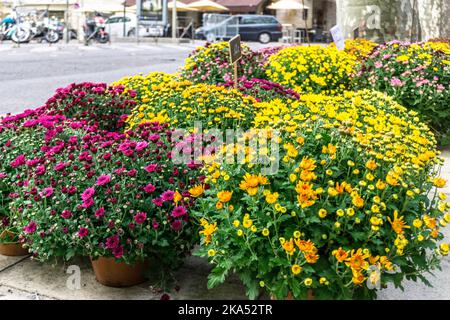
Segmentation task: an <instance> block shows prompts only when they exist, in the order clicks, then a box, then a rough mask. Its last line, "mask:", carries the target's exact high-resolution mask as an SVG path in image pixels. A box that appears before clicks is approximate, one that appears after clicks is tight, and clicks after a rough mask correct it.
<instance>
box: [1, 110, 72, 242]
mask: <svg viewBox="0 0 450 320" xmlns="http://www.w3.org/2000/svg"><path fill="white" fill-rule="evenodd" d="M41 113H42V108H39V109H38V110H28V111H25V112H23V113H21V114H18V115H15V116H9V117H5V118H3V119H0V120H1V122H0V152H1V153H2V161H0V235H1V234H3V235H8V236H7V237H4V238H1V239H0V242H18V241H23V238H22V237H20V231H21V230H20V227H19V225H18V219H20V218H21V216H20V215H15V214H16V212H14V210H11V208H10V204H11V202H12V201H13V200H14V199H15V198H17V197H18V193H17V192H16V189H17V188H21V187H24V186H26V185H27V184H28V180H26V179H21V178H22V174H21V173H22V172H23V171H24V170H25V169H24V168H27V170H30V171H33V172H34V174H36V176H42V175H43V174H45V173H46V169H45V167H43V166H42V165H41V161H40V158H39V156H38V155H39V152H40V147H41V145H42V141H45V140H47V139H50V137H51V136H52V135H54V134H55V133H56V132H55V131H52V130H48V131H47V130H45V131H43V130H42V131H36V130H34V126H36V125H39V126H42V127H45V128H52V127H53V126H54V124H55V123H59V122H61V121H63V120H64V117H63V116H47V115H41ZM26 154H30V156H31V157H28V158H27V157H26ZM43 192H44V194H49V193H50V192H51V191H50V190H43ZM3 231H7V232H5V233H3Z"/></svg>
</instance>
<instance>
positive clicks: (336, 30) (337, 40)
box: [330, 25, 345, 50]
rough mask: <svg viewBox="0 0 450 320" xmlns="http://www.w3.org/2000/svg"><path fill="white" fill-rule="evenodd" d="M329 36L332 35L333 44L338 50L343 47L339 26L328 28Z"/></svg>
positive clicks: (342, 35) (343, 42)
mask: <svg viewBox="0 0 450 320" xmlns="http://www.w3.org/2000/svg"><path fill="white" fill-rule="evenodd" d="M330 33H331V36H332V37H333V41H334V44H335V45H336V47H337V48H338V49H339V50H344V49H345V41H344V34H343V33H342V30H341V27H339V26H338V25H335V26H334V27H333V28H331V29H330Z"/></svg>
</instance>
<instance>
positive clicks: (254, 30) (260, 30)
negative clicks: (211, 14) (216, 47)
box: [195, 14, 282, 43]
mask: <svg viewBox="0 0 450 320" xmlns="http://www.w3.org/2000/svg"><path fill="white" fill-rule="evenodd" d="M281 29H282V26H281V23H280V22H278V20H277V19H276V18H275V17H274V16H270V15H255V14H245V15H235V16H230V18H228V19H225V20H224V21H222V22H220V23H217V24H213V25H207V26H203V27H200V28H198V29H197V30H196V31H195V37H196V38H197V39H205V40H207V41H209V42H214V41H215V40H217V39H223V40H228V39H230V38H232V37H233V36H234V35H236V34H237V33H239V34H240V35H241V39H242V40H243V41H259V42H261V43H269V42H270V41H278V40H279V39H280V38H281V37H282V31H281Z"/></svg>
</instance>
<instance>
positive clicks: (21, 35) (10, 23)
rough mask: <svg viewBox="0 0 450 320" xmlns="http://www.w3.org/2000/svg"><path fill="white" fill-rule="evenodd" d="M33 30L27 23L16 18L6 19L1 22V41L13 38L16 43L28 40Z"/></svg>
mask: <svg viewBox="0 0 450 320" xmlns="http://www.w3.org/2000/svg"><path fill="white" fill-rule="evenodd" d="M30 37H31V30H30V28H29V26H27V25H26V23H23V22H19V23H18V22H17V21H16V20H15V19H9V20H7V19H4V20H3V21H2V23H1V29H0V41H4V40H12V41H14V42H15V43H24V42H28V41H29V40H30Z"/></svg>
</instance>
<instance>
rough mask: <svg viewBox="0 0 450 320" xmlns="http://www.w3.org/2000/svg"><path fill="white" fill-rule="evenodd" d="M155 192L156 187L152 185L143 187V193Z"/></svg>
mask: <svg viewBox="0 0 450 320" xmlns="http://www.w3.org/2000/svg"><path fill="white" fill-rule="evenodd" d="M155 190H156V187H155V186H154V185H152V184H151V183H149V184H148V185H146V186H145V187H144V191H145V192H147V193H152V192H154V191H155Z"/></svg>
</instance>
